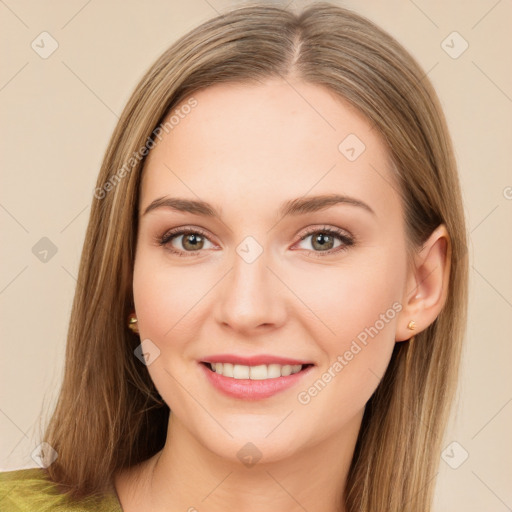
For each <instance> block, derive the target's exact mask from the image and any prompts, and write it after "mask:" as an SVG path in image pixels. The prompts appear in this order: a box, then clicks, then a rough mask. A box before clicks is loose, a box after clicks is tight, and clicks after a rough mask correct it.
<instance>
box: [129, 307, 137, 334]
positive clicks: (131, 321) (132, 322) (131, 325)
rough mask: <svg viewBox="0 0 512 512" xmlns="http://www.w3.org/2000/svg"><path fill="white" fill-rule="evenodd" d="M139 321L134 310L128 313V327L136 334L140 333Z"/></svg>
mask: <svg viewBox="0 0 512 512" xmlns="http://www.w3.org/2000/svg"><path fill="white" fill-rule="evenodd" d="M137 322H138V321H137V315H136V314H135V311H134V312H132V313H130V314H129V315H128V328H129V329H130V331H132V332H134V333H135V334H139V326H138V323H137Z"/></svg>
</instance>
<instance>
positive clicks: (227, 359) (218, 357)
mask: <svg viewBox="0 0 512 512" xmlns="http://www.w3.org/2000/svg"><path fill="white" fill-rule="evenodd" d="M201 361H202V362H204V363H231V364H241V365H244V366H258V365H262V364H266V365H268V364H280V365H286V364H289V365H297V364H301V365H306V364H313V363H312V362H311V361H306V360H304V359H293V358H291V357H281V356H273V355H269V354H260V355H254V356H238V355H235V354H215V355H212V356H208V357H205V358H204V359H202V360H201Z"/></svg>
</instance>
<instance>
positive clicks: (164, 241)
mask: <svg viewBox="0 0 512 512" xmlns="http://www.w3.org/2000/svg"><path fill="white" fill-rule="evenodd" d="M317 233H322V234H326V235H329V236H333V237H335V238H338V240H340V241H341V242H342V244H343V245H341V246H339V247H337V248H335V249H329V250H328V251H311V250H307V251H306V252H307V253H308V254H309V255H313V256H315V257H318V258H323V257H325V256H331V255H333V254H337V253H339V252H343V251H346V250H347V249H348V247H351V246H353V245H355V240H354V238H352V237H350V236H348V235H347V234H346V233H345V232H344V231H341V230H340V229H337V228H332V227H328V226H324V227H323V228H315V229H311V230H309V231H308V232H306V233H304V234H303V235H302V236H301V237H300V238H299V240H298V242H302V241H303V240H305V239H306V238H308V237H309V236H311V235H314V234H317ZM190 234H194V235H201V236H202V237H204V238H206V239H208V240H210V239H209V237H208V235H207V233H206V232H204V231H203V230H202V229H200V228H193V229H192V228H176V229H174V230H170V231H167V232H166V233H165V234H164V235H163V236H158V237H157V239H156V242H157V243H158V245H160V246H162V247H166V249H167V250H168V251H170V252H171V253H173V254H175V255H177V256H180V257H194V256H199V255H200V252H201V251H200V250H199V251H178V250H176V249H174V248H173V247H172V246H170V245H169V246H167V245H168V244H169V242H170V241H171V240H172V239H173V238H175V237H178V236H180V235H190ZM298 242H297V243H298Z"/></svg>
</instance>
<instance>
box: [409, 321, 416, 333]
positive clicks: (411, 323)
mask: <svg viewBox="0 0 512 512" xmlns="http://www.w3.org/2000/svg"><path fill="white" fill-rule="evenodd" d="M407 329H410V330H411V331H414V329H416V322H415V321H414V320H411V321H410V322H409V323H408V324H407Z"/></svg>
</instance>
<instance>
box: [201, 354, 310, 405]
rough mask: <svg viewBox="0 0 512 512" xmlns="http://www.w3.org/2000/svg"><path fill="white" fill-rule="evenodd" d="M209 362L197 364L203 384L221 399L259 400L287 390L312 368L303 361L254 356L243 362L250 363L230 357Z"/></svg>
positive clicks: (219, 357) (218, 357) (220, 357)
mask: <svg viewBox="0 0 512 512" xmlns="http://www.w3.org/2000/svg"><path fill="white" fill-rule="evenodd" d="M209 359H215V360H208V361H200V364H199V366H200V368H201V369H202V371H203V374H204V375H205V377H206V380H207V382H208V383H209V384H210V385H212V387H213V388H214V389H215V390H217V391H219V392H220V393H221V394H223V395H224V396H228V397H230V398H237V399H242V400H261V399H264V398H269V397H272V396H274V395H276V394H278V393H280V392H282V391H285V390H287V389H290V388H292V387H293V386H295V385H297V384H298V383H299V382H300V381H301V380H302V379H303V378H304V377H305V376H306V375H307V374H309V373H310V372H311V371H312V369H313V367H314V366H315V365H314V364H313V363H308V362H304V361H300V362H299V361H296V360H292V359H280V358H274V357H255V358H252V359H250V360H247V359H246V360H245V361H243V362H246V363H251V364H240V362H242V361H241V358H239V357H234V356H233V357H231V356H217V357H212V358H209ZM226 359H230V361H226ZM277 360H279V362H277ZM265 361H267V364H265ZM290 363H294V364H290Z"/></svg>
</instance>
